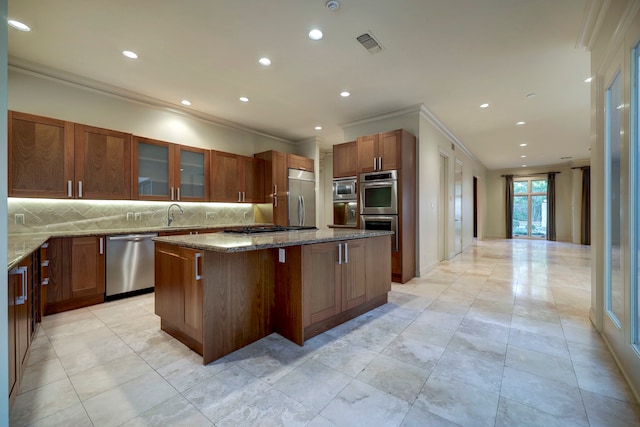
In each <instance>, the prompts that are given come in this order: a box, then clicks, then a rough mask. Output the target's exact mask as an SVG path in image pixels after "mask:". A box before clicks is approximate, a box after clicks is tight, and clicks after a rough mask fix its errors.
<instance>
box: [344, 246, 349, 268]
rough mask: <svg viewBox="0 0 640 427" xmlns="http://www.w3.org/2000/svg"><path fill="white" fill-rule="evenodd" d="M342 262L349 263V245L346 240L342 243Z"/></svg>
mask: <svg viewBox="0 0 640 427" xmlns="http://www.w3.org/2000/svg"><path fill="white" fill-rule="evenodd" d="M344 263H345V264H349V246H348V243H346V242H345V244H344Z"/></svg>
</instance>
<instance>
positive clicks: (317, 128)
mask: <svg viewBox="0 0 640 427" xmlns="http://www.w3.org/2000/svg"><path fill="white" fill-rule="evenodd" d="M314 129H315V130H322V126H316V127H315V128H314Z"/></svg>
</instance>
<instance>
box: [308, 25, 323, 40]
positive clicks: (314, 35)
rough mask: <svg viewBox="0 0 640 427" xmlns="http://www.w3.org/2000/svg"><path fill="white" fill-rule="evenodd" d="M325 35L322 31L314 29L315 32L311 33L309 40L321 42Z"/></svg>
mask: <svg viewBox="0 0 640 427" xmlns="http://www.w3.org/2000/svg"><path fill="white" fill-rule="evenodd" d="M323 36H324V35H323V34H322V31H320V30H318V29H317V28H314V29H313V30H311V31H309V38H310V39H311V40H320V39H322V37H323Z"/></svg>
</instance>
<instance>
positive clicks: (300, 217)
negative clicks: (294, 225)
mask: <svg viewBox="0 0 640 427" xmlns="http://www.w3.org/2000/svg"><path fill="white" fill-rule="evenodd" d="M303 212H304V211H303V209H302V196H298V225H302V215H303Z"/></svg>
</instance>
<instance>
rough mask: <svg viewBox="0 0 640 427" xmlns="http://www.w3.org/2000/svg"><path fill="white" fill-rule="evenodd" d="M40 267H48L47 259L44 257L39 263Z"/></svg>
mask: <svg viewBox="0 0 640 427" xmlns="http://www.w3.org/2000/svg"><path fill="white" fill-rule="evenodd" d="M40 267H49V260H48V259H45V260H44V261H42V262H41V263H40Z"/></svg>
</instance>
